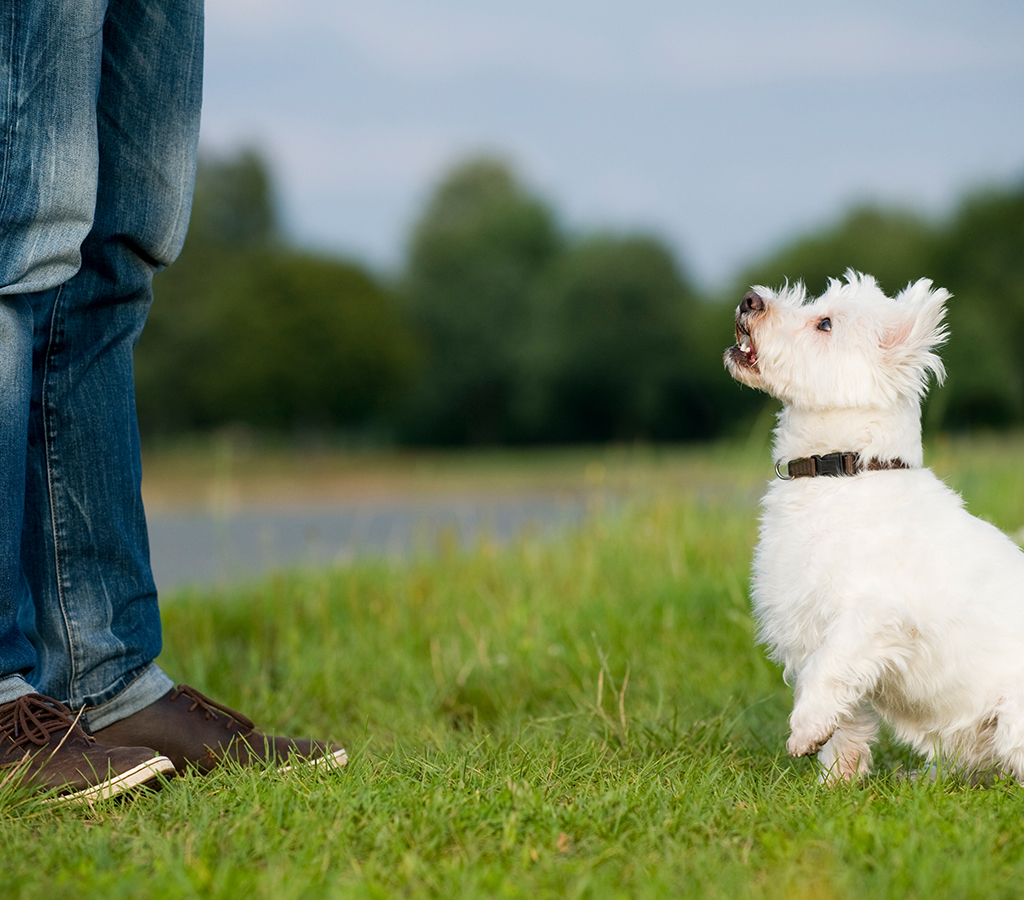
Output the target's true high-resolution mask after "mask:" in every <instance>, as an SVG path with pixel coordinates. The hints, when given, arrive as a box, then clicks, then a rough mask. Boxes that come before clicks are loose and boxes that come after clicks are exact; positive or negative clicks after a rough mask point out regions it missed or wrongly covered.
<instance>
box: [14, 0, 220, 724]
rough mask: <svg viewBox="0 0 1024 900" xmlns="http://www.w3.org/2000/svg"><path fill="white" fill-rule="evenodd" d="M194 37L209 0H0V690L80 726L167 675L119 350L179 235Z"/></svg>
mask: <svg viewBox="0 0 1024 900" xmlns="http://www.w3.org/2000/svg"><path fill="white" fill-rule="evenodd" d="M202 44H203V11H202V0H4V2H3V4H2V6H0V703H6V702H8V701H10V700H13V699H15V698H16V697H18V696H20V695H22V694H25V693H29V692H33V691H35V692H39V693H42V694H45V695H47V696H50V697H53V698H55V699H57V700H60V701H62V702H63V703H65V704H67V705H68V706H70V707H72V708H73V709H84V710H85V712H84V716H83V718H84V724H85V725H86V727H88V728H90V729H92V730H96V729H99V728H103V727H104V726H106V725H109V724H111V723H113V722H115V721H117V720H118V719H120V718H123V717H124V716H127V715H130V714H131V713H133V712H136V711H138V710H139V709H142V708H143V707H145V706H148V705H149V704H150V703H152V702H153V701H155V700H157V699H159V698H160V697H161V696H162V695H163V694H164V693H166V692H167V690H169V689H170V688H171V687H172V686H173V684H172V682H171V681H170V679H169V678H168V677H167V676H166V675H165V674H164V673H163V672H162V671H161V670H160V669H159V668H158V667H157V666H156V665H155V664H154V662H153V660H154V659H155V658H156V657H157V655H158V654H159V652H160V647H161V631H160V613H159V610H158V607H157V600H156V588H155V586H154V583H153V576H152V572H151V570H150V564H149V541H148V536H147V532H146V520H145V514H144V512H143V508H142V499H141V494H140V484H141V479H142V470H141V462H140V458H139V434H138V424H137V421H136V416H135V394H134V372H133V364H132V354H133V350H134V347H135V342H136V341H137V340H138V337H139V334H140V333H141V331H142V326H143V323H144V322H145V319H146V314H147V312H148V310H149V306H150V303H151V301H152V280H153V275H154V273H156V272H157V271H159V269H161V268H162V267H164V266H166V265H168V264H169V263H170V262H171V261H172V260H173V259H174V258H175V257H176V256H177V255H178V253H179V252H180V250H181V246H182V244H183V242H184V239H185V229H186V226H187V223H188V216H189V212H190V209H191V202H192V188H193V184H194V180H195V165H196V153H197V146H198V137H199V109H200V105H201V93H202V87H201V84H202Z"/></svg>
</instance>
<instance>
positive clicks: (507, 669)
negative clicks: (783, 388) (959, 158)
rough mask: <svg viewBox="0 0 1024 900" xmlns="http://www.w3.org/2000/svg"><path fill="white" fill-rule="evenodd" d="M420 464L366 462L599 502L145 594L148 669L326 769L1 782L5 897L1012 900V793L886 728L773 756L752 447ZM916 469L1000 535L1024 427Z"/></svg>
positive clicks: (760, 469)
mask: <svg viewBox="0 0 1024 900" xmlns="http://www.w3.org/2000/svg"><path fill="white" fill-rule="evenodd" d="M430 459H431V460H432V462H430V464H429V465H428V466H427V469H428V470H429V472H428V473H427V474H426V475H424V474H423V471H422V469H421V470H420V472H419V474H418V475H415V476H412V475H410V474H409V472H408V471H405V472H404V473H403V470H402V461H401V460H398V459H393V460H390V461H388V462H387V465H386V466H385V467H384V468H385V469H386V470H387V471H386V472H383V473H382V472H381V471H377V472H376V473H375V474H374V472H373V465H372V463H371V462H370V461H368V460H363V464H364V465H366V466H367V467H368V471H369V472H370V474H374V477H376V478H378V479H384V480H385V481H387V480H388V479H391V480H390V481H388V483H392V484H393V483H396V479H397V482H400V483H402V484H407V482H405V481H402V479H409V478H412V480H413V481H415V482H416V483H418V484H420V486H421V488H422V489H427V488H423V484H428V485H434V487H435V488H437V489H439V490H440V489H442V488H443V489H454V488H456V487H458V485H459V484H464V483H465V482H460V480H459V473H463V474H464V475H465V477H466V478H469V479H470V481H472V480H473V479H477V481H476V482H473V485H474V489H477V488H479V487H480V486H481V485H482V484H483V485H488V486H489V489H497V487H499V486H505V487H507V486H508V485H509V484H510V483H512V484H516V485H520V486H521V485H522V484H524V483H529V484H538V483H546V484H549V485H556V484H570V483H571V484H575V483H577V482H579V483H581V484H582V483H591V484H592V485H596V484H598V483H600V485H601V486H602V487H603V488H604V489H607V491H608V492H614V493H615V496H616V498H617V500H616V502H615V503H614V504H611V505H609V506H608V507H607V509H605V508H603V507H602V502H603V501H602V499H601V498H602V496H604V494H602V493H599V492H598V493H595V500H594V503H595V509H594V511H593V514H592V515H591V516H590V518H589V519H588V521H587V523H586V524H585V525H584V526H582V527H581V528H579V529H577V530H575V531H573V532H572V533H570V534H567V535H565V536H564V537H562V538H558V539H555V540H550V539H549V540H543V541H542V540H540V539H538V538H526V539H523V540H521V541H520V542H518V543H516V544H514V545H512V546H508V547H495V546H493V545H491V544H489V543H487V542H486V541H482V542H481V543H480V545H479V546H478V547H477V548H476V549H475V550H474V551H472V552H461V551H458V550H456V549H455V545H454V544H452V545H450V546H449V545H447V544H445V543H444V542H442V544H441V546H439V547H438V548H437V552H436V553H432V554H428V555H425V556H424V557H423V558H420V559H417V560H414V561H411V562H408V563H403V564H387V565H386V564H383V563H356V564H353V565H351V566H347V567H345V568H343V569H339V570H335V571H324V572H317V573H291V574H288V573H283V574H280V575H278V576H275V577H273V578H271V579H269V580H266V581H264V582H261V583H259V584H257V585H253V586H248V587H244V588H241V587H240V588H238V589H236V590H235V591H228V592H219V593H215V594H214V593H210V594H204V593H198V592H194V593H186V594H181V595H178V596H175V597H172V598H167V602H166V603H165V604H164V619H165V632H166V646H165V651H164V655H163V657H162V658H161V663H162V665H163V666H164V667H165V668H166V669H167V670H168V671H169V672H170V673H171V674H172V676H173V677H178V678H180V679H182V680H187V681H189V682H190V683H193V684H195V685H196V686H197V687H199V688H200V689H201V690H203V691H205V692H207V693H210V694H211V695H213V696H215V697H217V698H218V699H221V700H223V701H224V702H226V703H229V704H230V705H233V706H236V707H238V708H241V709H243V710H245V711H246V712H247V713H249V714H250V715H252V716H253V717H254V718H256V719H257V721H260V722H261V723H265V724H268V725H273V726H275V727H278V728H281V729H286V730H288V731H290V732H292V733H296V734H305V733H311V734H315V735H320V736H324V737H331V738H334V739H337V740H340V741H342V742H344V743H345V744H346V746H347V747H348V749H349V752H350V757H351V762H350V763H349V766H348V768H347V769H346V770H345V771H344V772H342V773H338V774H332V773H305V774H298V773H295V774H290V775H284V776H281V775H277V774H274V773H270V772H243V771H230V770H228V771H223V772H220V773H217V774H215V775H214V776H210V777H207V778H205V779H204V778H195V777H191V776H189V777H185V778H181V779H178V780H175V781H173V782H171V783H169V784H167V785H166V786H165V787H164V789H163V790H161V791H159V792H153V793H150V794H146V795H143V796H139V797H137V798H135V799H132V800H130V801H127V802H108V803H102V804H98V805H96V806H95V807H93V808H61V809H56V810H55V809H52V808H50V807H47V806H44V805H43V804H42V803H41V802H40V801H39V800H37V799H34V798H30V797H25V796H23V795H21V794H19V793H18V792H17V791H13V790H11V789H10V787H7V788H2V789H0V814H2V819H0V843H2V846H3V848H4V853H3V862H2V863H0V872H2V881H3V884H4V896H6V897H12V898H14V897H18V898H22V897H24V898H46V900H52V898H59V897H76V898H80V897H83V898H93V897H95V898H104V900H112V898H119V897H126V898H127V897H147V898H152V900H157V898H182V897H192V896H196V897H231V898H236V897H255V898H264V897H266V898H282V900H284V898H315V897H331V898H333V897H340V898H345V897H353V898H355V897H359V898H363V897H370V898H374V897H382V898H383V897H410V898H412V897H441V898H462V897H480V898H484V897H530V898H541V897H559V898H560V897H581V898H582V897H587V898H591V897H593V898H602V897H623V898H625V897H629V898H633V897H663V896H681V897H727V898H730V900H737V898H745V897H771V898H774V897H779V898H804V897H806V898H832V897H894V898H895V897H900V898H904V897H929V898H934V897H956V898H971V897H978V898H981V897H984V898H999V897H1007V898H1010V897H1014V898H1016V897H1019V896H1021V894H1022V892H1024V888H1022V885H1024V828H1022V827H1021V822H1022V820H1024V794H1022V792H1021V791H1020V789H1019V788H1018V787H1016V786H1014V785H1011V784H1005V783H1000V784H997V785H996V786H994V787H991V788H987V789H971V788H969V787H967V786H966V785H964V784H962V783H960V782H959V781H958V780H956V779H955V778H953V777H945V776H943V775H942V774H941V773H940V775H939V777H938V779H937V780H936V781H934V782H932V781H929V780H923V781H911V780H909V779H907V778H904V777H902V776H901V774H900V772H901V771H904V770H906V769H908V768H912V767H913V765H914V760H913V759H912V758H910V757H909V756H908V755H907V753H906V752H905V751H904V750H903V749H902V748H900V747H898V746H896V745H895V744H894V743H893V742H892V741H891V740H888V739H887V738H885V736H883V741H882V748H881V752H880V753H879V754H878V771H877V773H876V774H875V775H873V776H871V777H870V778H868V779H867V780H865V781H864V782H863V783H862V784H857V785H853V786H843V787H840V788H838V789H836V788H824V787H821V786H819V785H818V783H817V781H816V771H815V769H814V765H813V763H811V762H809V761H807V760H797V761H793V760H789V759H788V758H786V757H785V755H784V753H783V744H784V740H785V736H786V717H787V715H788V711H789V705H790V693H789V690H788V688H786V687H785V685H784V684H783V683H782V679H781V676H780V673H779V672H778V671H777V669H776V668H774V667H773V666H772V665H770V664H769V663H767V662H765V660H764V658H763V655H762V653H761V651H760V649H759V648H757V647H755V646H754V643H753V627H752V623H751V620H750V616H749V612H748V602H747V596H746V580H747V569H748V565H749V558H750V550H751V547H752V544H753V541H754V537H755V531H756V521H755V516H756V505H755V503H754V502H753V501H752V499H751V497H752V496H753V493H756V490H757V485H758V484H759V483H760V482H762V481H763V480H764V479H765V478H766V476H767V474H768V471H769V469H768V465H767V457H766V456H764V455H762V453H761V451H760V450H758V452H757V453H756V454H755V453H751V452H750V451H749V450H746V449H743V448H711V449H705V450H703V451H699V452H698V451H674V452H668V451H665V452H658V453H655V452H640V451H636V452H632V453H627V452H623V451H618V452H612V451H600V452H595V453H593V454H587V453H585V452H582V451H579V452H575V453H571V454H570V453H566V454H549V455H547V456H545V455H544V454H540V455H536V454H535V455H531V456H516V455H515V454H502V455H498V456H486V455H484V456H478V457H471V456H466V455H462V456H460V457H457V458H450V459H449V461H448V462H446V461H445V460H444V458H442V457H431V458H430ZM929 459H930V460H931V461H932V462H933V463H934V465H935V467H936V469H937V470H938V471H939V472H940V473H941V474H942V475H943V476H944V477H947V478H948V480H949V481H950V483H951V484H953V485H954V486H955V487H957V488H958V489H960V490H962V491H963V492H964V494H965V496H966V498H967V500H968V503H969V505H970V506H971V508H972V509H973V511H975V512H977V513H979V514H983V515H985V516H986V517H988V518H990V519H991V520H993V521H994V522H996V523H997V524H998V525H1000V526H1001V527H1003V528H1005V529H1006V530H1008V531H1016V530H1017V529H1020V527H1021V526H1022V525H1024V473H1022V469H1024V466H1022V465H1021V463H1022V460H1024V440H1021V439H991V440H975V441H959V442H943V443H939V444H936V445H935V446H934V447H932V448H931V450H930V452H929ZM222 462H223V460H222V461H221V463H211V468H210V472H211V473H212V475H211V477H214V480H215V481H216V483H218V484H221V486H223V485H225V484H228V483H230V484H231V485H235V486H236V487H237V484H241V483H243V482H244V481H245V477H248V476H245V475H244V472H243V471H242V470H244V471H251V472H255V473H257V474H254V475H252V476H251V477H252V480H253V484H254V485H257V484H259V483H260V482H261V480H266V481H267V482H271V481H273V479H274V478H278V480H279V481H280V480H281V479H284V477H285V476H284V474H282V473H285V472H294V470H295V466H294V465H289V464H285V463H282V462H281V461H280V460H278V461H276V462H275V461H274V460H273V459H271V460H270V461H266V460H264V461H262V462H259V461H257V460H250V461H249V462H247V463H246V464H245V465H244V466H242V467H241V469H240V470H239V469H238V468H237V465H236V469H233V470H232V471H233V474H232V475H231V476H230V477H228V476H227V475H225V474H224V472H223V471H222V469H221V470H218V468H217V466H218V465H221V464H222ZM179 464H180V460H179V461H177V462H176V461H175V459H174V458H170V457H168V458H166V459H164V460H162V461H161V460H154V461H153V463H152V469H153V470H155V471H156V472H157V475H158V477H159V473H160V472H161V471H163V472H164V475H165V477H167V478H168V479H170V478H171V477H172V474H173V471H174V469H175V466H177V465H179ZM320 464H323V465H327V463H326V462H323V461H321V463H318V465H320ZM406 464H407V465H408V461H407V462H406ZM418 465H420V466H422V465H423V461H422V459H420V461H419V463H418ZM161 466H163V469H162V470H161ZM246 466H249V467H250V468H248V469H247V468H246ZM597 467H600V468H597ZM189 471H191V472H194V471H196V470H195V468H194V467H192V468H190V469H189ZM218 472H219V474H218ZM260 472H262V473H263V474H262V475H259V474H258V473H260ZM274 472H277V475H274ZM385 476H386V477H385ZM417 479H420V481H417ZM423 479H426V480H425V481H422V480H423ZM285 480H286V479H285ZM588 480H589V482H588ZM236 481H237V484H236ZM168 483H169V482H168ZM195 489H196V491H198V492H199V494H201V493H202V491H203V490H204V488H203V487H202V486H201V485H199V486H198V487H196V488H195ZM253 489H255V488H253Z"/></svg>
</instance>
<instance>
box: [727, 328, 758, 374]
mask: <svg viewBox="0 0 1024 900" xmlns="http://www.w3.org/2000/svg"><path fill="white" fill-rule="evenodd" d="M729 355H730V356H731V357H732V359H733V362H735V363H736V364H737V365H740V366H746V367H747V368H750V369H756V368H757V348H756V347H755V346H754V342H753V341H752V340H751V339H750V332H749V331H747V329H746V328H744V326H743V325H742V324H741V323H740V322H737V323H736V343H735V344H733V345H732V346H731V347H730V348H729Z"/></svg>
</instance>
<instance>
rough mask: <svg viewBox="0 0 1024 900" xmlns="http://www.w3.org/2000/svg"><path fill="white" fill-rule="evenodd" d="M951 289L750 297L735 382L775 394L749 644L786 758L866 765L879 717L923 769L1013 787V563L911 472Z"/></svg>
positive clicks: (1020, 711)
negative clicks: (770, 691) (779, 718)
mask: <svg viewBox="0 0 1024 900" xmlns="http://www.w3.org/2000/svg"><path fill="white" fill-rule="evenodd" d="M948 297H949V294H948V293H947V292H946V291H944V290H942V289H933V287H932V284H931V282H930V281H927V280H921V281H918V282H917V283H916V284H912V285H910V286H909V287H908V288H907V289H906V290H905V291H903V293H901V294H899V295H898V296H897V297H896V298H895V299H890V298H889V297H887V296H885V294H883V293H882V291H881V290H880V289H879V287H878V285H877V284H876V283H875V281H874V279H873V278H870V277H868V276H864V275H859V274H857V273H855V272H847V273H846V282H845V283H841V282H839V281H832V282H831V283H830V285H829V288H828V290H826V292H825V293H824V294H823V295H822V296H821V297H818V298H817V299H814V300H808V299H807V298H806V295H805V291H804V288H803V287H802V286H800V285H798V286H796V287H792V286H790V287H787V288H785V289H784V290H782V291H781V292H779V293H775V292H773V291H771V290H768V289H766V288H763V287H756V288H754V290H752V291H750V292H749V293H747V295H746V296H745V297H744V298H743V302H742V303H741V304H740V305H739V307H738V308H737V310H736V344H735V345H734V346H733V347H730V348H729V349H728V350H727V351H726V353H725V364H726V366H727V368H728V369H729V372H730V373H731V374H732V376H733V378H735V379H736V380H737V381H740V382H742V383H743V384H746V385H749V386H750V387H754V388H758V389H760V390H762V391H766V392H767V393H769V394H771V395H772V396H774V397H777V398H778V399H779V400H781V401H782V404H783V408H782V411H781V413H780V414H779V419H778V426H777V427H776V429H775V435H774V437H775V441H774V453H775V460H776V465H775V471H776V474H777V475H778V478H777V479H775V480H773V481H772V483H771V484H770V485H769V487H768V491H767V493H766V494H765V496H764V500H763V516H762V519H761V531H760V540H759V542H758V545H757V549H756V551H755V555H754V565H753V585H752V592H753V603H754V611H755V614H756V617H757V620H758V623H759V626H760V631H759V638H760V640H761V641H762V642H763V643H765V644H767V645H768V647H769V648H770V653H771V656H772V658H773V659H775V660H776V661H778V662H781V663H782V664H783V665H784V666H785V674H786V679H787V681H788V682H790V683H794V707H793V712H792V715H791V716H790V731H791V734H790V737H789V741H788V743H787V745H786V746H787V749H788V751H789V753H790V754H791V755H793V756H808V755H810V754H814V753H816V754H817V755H818V759H819V761H820V762H821V764H822V766H823V778H824V779H825V780H829V781H834V780H838V779H840V778H845V779H852V778H854V777H856V776H858V775H859V774H861V773H864V772H867V771H868V770H869V767H870V763H871V744H872V742H873V741H874V739H875V736H876V734H877V731H878V726H879V722H880V720H885V721H886V722H888V723H889V724H890V725H891V726H892V728H893V730H894V732H895V734H896V736H897V738H898V739H900V740H902V741H905V742H908V743H909V744H911V745H912V746H913V747H915V748H916V749H917V750H918V751H920V752H922V753H924V754H926V755H927V756H928V757H929V759H942V760H944V761H945V762H946V763H947V764H949V765H950V766H951V767H954V768H956V769H959V770H961V771H964V772H965V773H966V774H968V775H975V774H977V773H981V772H991V771H993V770H996V771H999V772H1002V773H1005V774H1008V775H1011V776H1013V777H1014V778H1016V779H1017V780H1024V553H1022V552H1021V550H1020V549H1019V548H1018V547H1017V546H1016V545H1015V544H1014V543H1013V542H1012V541H1011V540H1010V539H1009V538H1008V537H1006V535H1004V534H1003V533H1002V532H1000V531H999V530H998V529H996V528H994V527H993V526H991V525H989V524H987V523H986V522H983V521H981V520H980V519H976V518H974V517H973V516H971V515H970V514H969V513H968V512H967V511H966V510H965V509H964V507H963V502H962V500H961V499H960V497H959V495H957V494H955V493H954V492H953V491H951V490H950V489H949V488H948V487H946V485H945V484H943V483H942V482H941V481H939V479H938V478H936V477H935V475H934V474H933V473H932V472H931V470H930V469H926V468H923V456H922V450H921V426H920V411H921V410H920V404H921V398H922V396H923V395H924V393H925V390H926V388H927V384H928V381H929V377H930V376H934V377H935V378H936V379H937V380H938V381H939V382H941V381H942V379H943V377H944V375H945V371H944V369H943V365H942V361H941V360H940V359H939V357H938V356H937V355H936V354H935V349H936V348H937V347H938V346H940V345H941V344H942V343H943V342H944V341H945V339H946V336H947V333H946V329H945V327H944V325H943V316H944V315H945V309H944V304H945V302H946V300H947V299H948Z"/></svg>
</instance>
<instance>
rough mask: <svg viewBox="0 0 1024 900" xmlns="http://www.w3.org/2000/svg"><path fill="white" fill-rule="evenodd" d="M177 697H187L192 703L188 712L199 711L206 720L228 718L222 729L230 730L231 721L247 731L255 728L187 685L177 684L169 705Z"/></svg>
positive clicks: (253, 723) (239, 715)
mask: <svg viewBox="0 0 1024 900" xmlns="http://www.w3.org/2000/svg"><path fill="white" fill-rule="evenodd" d="M179 697H187V698H188V699H189V700H191V701H192V705H191V706H190V707H189V708H188V711H189V712H195V711H196V710H197V709H201V710H202V711H203V713H204V715H205V716H206V718H207V720H210V719H214V720H216V719H219V718H220V716H219V715H217V714H218V713H221V714H222V715H225V716H227V717H228V721H227V722H225V723H224V727H225V728H227V729H230V728H231V721H232V720H234V721H235V722H237V723H238V724H239V725H241V726H242V727H243V728H247V729H248V730H249V731H253V730H254V729H255V728H256V723H255V722H253V721H252V720H250V719H247V718H246V717H245V716H243V715H242V714H241V713H240V712H236V711H235V710H233V709H231V708H230V707H227V706H224V705H222V704H220V703H218V702H217V701H216V700H211V699H210V698H209V697H207V696H206V695H205V694H201V693H199V691H197V690H196V689H195V688H194V687H189V686H188V685H187V684H179V685H178V687H177V688H176V689H175V691H174V693H173V694H172V695H171V703H173V702H174V701H175V700H177V699H178V698H179Z"/></svg>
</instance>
